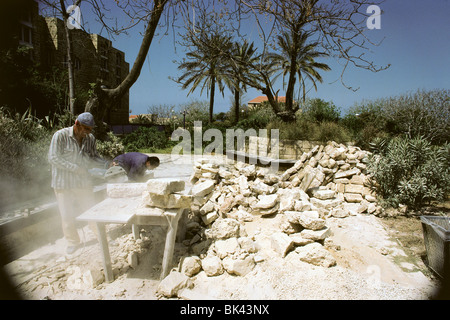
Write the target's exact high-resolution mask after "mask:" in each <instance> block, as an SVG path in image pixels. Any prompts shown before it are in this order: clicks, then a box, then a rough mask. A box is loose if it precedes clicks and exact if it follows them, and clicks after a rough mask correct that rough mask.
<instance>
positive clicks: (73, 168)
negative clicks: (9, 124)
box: [48, 112, 108, 254]
mask: <svg viewBox="0 0 450 320" xmlns="http://www.w3.org/2000/svg"><path fill="white" fill-rule="evenodd" d="M94 127H95V123H94V117H93V116H92V114H90V113H89V112H84V113H82V114H80V115H79V116H78V117H77V119H76V121H75V124H74V125H73V126H72V127H68V128H63V129H61V130H58V131H57V132H55V134H54V135H53V138H52V141H51V143H50V149H49V153H48V161H49V162H50V164H51V165H52V182H51V186H52V188H53V189H54V190H55V194H56V200H57V202H58V208H59V211H60V214H61V222H62V229H63V233H64V237H65V239H66V241H67V253H69V254H71V253H73V252H74V251H75V250H76V248H77V246H78V245H79V244H80V238H79V235H78V232H77V229H76V226H75V218H76V217H77V216H78V215H79V214H81V213H82V212H83V211H85V210H87V209H88V208H89V207H91V206H92V205H93V204H94V203H93V192H92V184H91V179H90V176H89V173H88V169H90V168H93V167H103V168H106V167H107V166H108V162H107V161H106V160H104V159H102V158H101V157H100V156H99V155H98V153H97V150H96V144H95V137H94V135H93V134H92V133H91V131H92V129H93V128H94Z"/></svg>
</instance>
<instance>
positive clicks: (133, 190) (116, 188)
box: [106, 183, 147, 198]
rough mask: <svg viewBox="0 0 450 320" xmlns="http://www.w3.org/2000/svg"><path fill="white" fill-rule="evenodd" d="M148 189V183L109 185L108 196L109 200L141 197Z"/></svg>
mask: <svg viewBox="0 0 450 320" xmlns="http://www.w3.org/2000/svg"><path fill="white" fill-rule="evenodd" d="M146 189H147V185H146V183H108V184H107V185H106V194H107V196H108V197H109V198H131V197H140V196H141V195H142V193H143V192H144V191H145V190H146Z"/></svg>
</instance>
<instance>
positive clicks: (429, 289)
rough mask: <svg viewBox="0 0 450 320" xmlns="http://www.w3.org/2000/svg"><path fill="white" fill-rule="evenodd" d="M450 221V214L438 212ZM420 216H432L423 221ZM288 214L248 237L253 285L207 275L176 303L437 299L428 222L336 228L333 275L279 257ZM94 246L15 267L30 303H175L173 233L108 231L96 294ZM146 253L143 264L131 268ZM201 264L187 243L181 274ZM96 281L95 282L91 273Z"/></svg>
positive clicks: (260, 223) (26, 259)
mask: <svg viewBox="0 0 450 320" xmlns="http://www.w3.org/2000/svg"><path fill="white" fill-rule="evenodd" d="M161 159H162V164H161V166H160V167H161V171H160V174H161V177H166V176H167V177H169V176H170V177H174V176H176V177H184V178H186V179H189V176H190V171H191V170H192V164H191V163H188V162H186V163H185V164H178V165H173V163H172V162H171V161H170V160H169V159H168V158H167V159H166V158H164V157H161ZM428 213H432V214H446V215H449V216H450V205H448V203H447V204H445V205H443V206H440V207H437V208H436V207H435V208H434V209H433V210H429V212H428ZM420 214H427V212H425V213H420ZM281 220H282V214H277V215H275V216H273V217H270V218H262V217H255V218H254V220H253V221H251V222H246V223H245V225H244V227H245V230H246V232H247V234H248V236H250V237H252V238H253V239H254V240H255V241H257V242H258V243H259V244H260V248H259V249H258V255H259V257H260V259H259V261H258V262H257V263H256V265H255V267H254V268H253V270H252V271H251V272H249V273H248V274H246V275H245V276H234V275H230V274H228V273H226V272H225V273H223V274H222V275H220V276H214V277H208V276H206V274H205V272H204V271H201V272H200V273H198V274H196V275H195V276H193V277H191V278H190V286H189V287H188V288H186V289H184V290H182V291H180V292H179V293H178V297H173V298H170V299H174V300H177V299H179V300H191V299H192V300H193V299H195V300H259V299H263V300H312V299H314V300H424V299H430V298H433V297H434V295H435V293H436V290H437V289H438V288H439V281H438V279H437V278H436V277H435V276H434V274H433V273H432V272H431V271H430V269H429V268H428V267H427V266H426V250H425V246H424V242H423V233H422V227H421V222H420V219H419V214H418V213H415V214H411V215H407V216H396V217H395V218H393V217H391V218H387V217H386V218H380V217H376V216H374V215H369V214H357V215H352V216H349V217H346V218H328V219H327V225H328V226H329V227H330V228H331V232H332V234H331V236H330V237H329V239H330V240H331V242H330V245H329V246H328V247H327V249H328V251H329V252H330V253H331V254H332V255H333V256H334V258H335V259H336V261H337V264H336V266H333V267H330V268H325V267H320V266H314V265H312V264H309V263H306V262H303V261H301V260H300V259H299V255H298V254H297V253H296V251H295V250H293V251H291V252H289V253H288V254H287V255H286V256H285V257H284V258H283V257H281V256H279V255H278V254H277V253H276V252H275V251H274V250H272V249H271V245H270V236H271V234H273V232H276V231H279V230H280V224H281V223H282V221H281ZM79 230H80V236H81V238H82V240H84V245H83V246H82V247H80V248H79V249H78V250H77V251H76V252H75V253H74V254H72V255H70V256H69V255H66V254H65V243H64V239H62V238H61V239H57V240H56V241H54V242H52V243H48V244H46V245H43V246H41V247H40V248H39V249H37V250H34V251H33V252H31V253H29V254H27V255H25V256H23V257H21V258H19V259H17V260H15V261H13V262H11V263H9V264H7V265H5V267H4V270H5V271H6V273H7V275H8V276H9V279H10V280H11V282H12V284H13V286H14V288H15V289H16V291H17V292H18V293H19V294H20V297H21V298H23V299H28V300H42V299H51V300H81V299H83V300H85V299H86V300H167V299H168V298H167V297H163V296H161V295H160V294H159V293H158V291H157V289H158V285H159V284H160V274H161V263H162V258H163V251H164V239H165V229H163V228H162V227H157V226H146V227H145V228H143V229H141V234H140V236H141V239H138V240H135V239H134V238H133V236H132V232H131V226H128V225H126V226H121V225H107V235H108V240H109V241H108V242H109V248H110V254H111V260H112V265H113V271H114V276H115V280H114V281H113V282H111V283H106V282H104V281H103V282H101V283H100V284H98V285H96V286H94V287H87V286H86V285H85V284H84V282H83V276H84V277H86V274H87V275H88V276H89V275H92V274H94V275H95V274H97V275H98V274H100V275H102V271H103V266H102V261H101V250H100V246H99V244H98V242H97V240H96V237H95V235H94V233H93V232H92V231H91V229H90V228H89V227H88V226H83V227H82V228H80V229H79ZM130 252H136V254H137V261H138V263H137V264H133V263H132V261H130V255H129V254H130ZM190 255H192V248H191V246H190V245H188V244H186V242H178V243H177V244H176V246H175V251H174V256H173V262H172V265H173V268H177V265H178V262H179V261H180V259H181V258H182V257H186V256H190ZM89 272H90V273H89Z"/></svg>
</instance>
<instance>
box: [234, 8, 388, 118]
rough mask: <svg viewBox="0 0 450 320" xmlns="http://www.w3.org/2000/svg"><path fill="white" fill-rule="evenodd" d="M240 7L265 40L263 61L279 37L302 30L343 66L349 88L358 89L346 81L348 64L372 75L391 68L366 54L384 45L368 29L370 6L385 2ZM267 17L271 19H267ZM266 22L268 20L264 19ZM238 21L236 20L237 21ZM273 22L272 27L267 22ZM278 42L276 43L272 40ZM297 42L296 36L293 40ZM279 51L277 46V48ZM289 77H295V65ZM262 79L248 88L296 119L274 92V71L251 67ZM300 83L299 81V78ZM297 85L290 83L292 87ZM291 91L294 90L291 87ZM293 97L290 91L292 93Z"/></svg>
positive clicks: (282, 113)
mask: <svg viewBox="0 0 450 320" xmlns="http://www.w3.org/2000/svg"><path fill="white" fill-rule="evenodd" d="M236 1H237V2H238V3H239V7H238V9H237V10H235V12H234V13H235V14H236V15H237V16H244V17H245V16H247V17H248V16H249V15H252V16H253V17H254V20H255V21H256V25H257V26H258V28H259V31H260V34H259V35H260V38H261V39H262V41H263V48H262V56H261V62H266V63H268V62H269V61H268V60H267V55H268V52H269V48H270V47H271V46H272V47H275V43H276V40H277V35H283V33H285V32H288V33H290V34H291V35H292V36H293V35H299V34H300V33H299V32H300V31H304V32H308V33H309V34H310V35H312V36H313V37H314V39H316V41H317V43H318V48H317V51H322V52H324V53H326V54H328V56H330V57H333V58H335V59H336V60H338V61H339V62H340V63H341V64H342V65H343V66H344V67H343V70H342V72H341V82H342V84H343V85H344V86H346V87H347V88H349V89H352V90H357V89H354V88H352V87H351V86H348V85H347V84H346V83H345V82H344V74H345V71H346V69H347V67H348V66H349V65H354V66H355V67H357V68H363V69H367V70H370V71H372V72H379V71H382V70H385V69H387V68H388V67H389V65H387V66H377V65H376V64H375V63H374V62H373V61H370V60H368V59H366V56H365V55H364V52H365V51H368V50H369V49H370V46H378V45H379V44H380V43H381V42H378V43H376V42H374V41H371V39H370V38H369V37H368V36H367V35H366V33H365V32H366V31H367V30H368V28H367V25H366V21H367V18H368V14H367V12H366V9H367V6H368V5H370V4H379V3H380V2H382V0H379V1H378V2H377V0H339V1H319V0H271V1H261V0H245V1H243V0H236ZM266 17H268V18H269V19H265V18H266ZM264 19H265V20H264ZM235 20H236V18H235ZM267 21H270V25H269V24H268V23H265V22H267ZM274 39H275V41H274V42H273V40H274ZM293 39H294V37H293ZM275 48H276V47H275ZM290 67H291V68H292V69H291V71H290V74H289V76H290V77H293V76H295V74H296V73H295V71H294V69H295V68H294V67H295V65H294V64H291V66H290ZM252 69H253V70H254V72H255V73H256V74H258V76H259V77H260V81H259V82H249V83H248V85H250V86H252V87H254V88H256V89H258V90H261V92H262V93H263V94H265V95H266V96H267V98H268V101H269V103H270V105H271V106H272V108H273V110H274V112H275V113H276V114H278V115H279V116H280V117H281V118H282V119H283V120H285V121H292V120H294V118H293V117H292V116H290V115H289V114H292V113H291V112H288V113H284V112H282V108H281V106H280V104H279V103H278V100H277V91H276V90H275V89H274V86H273V83H272V79H271V76H273V73H272V72H273V71H274V70H273V68H270V65H267V64H265V63H260V64H256V65H253V66H252ZM299 80H300V79H299ZM292 83H294V82H291V84H292ZM288 90H293V89H292V86H291V88H289V87H288ZM289 94H290V92H289Z"/></svg>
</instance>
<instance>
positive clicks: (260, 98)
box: [248, 96, 286, 103]
mask: <svg viewBox="0 0 450 320" xmlns="http://www.w3.org/2000/svg"><path fill="white" fill-rule="evenodd" d="M268 100H269V99H267V96H259V97H256V98H255V99H253V100H250V101H249V102H248V103H261V102H264V101H268ZM278 101H279V102H286V97H278Z"/></svg>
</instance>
